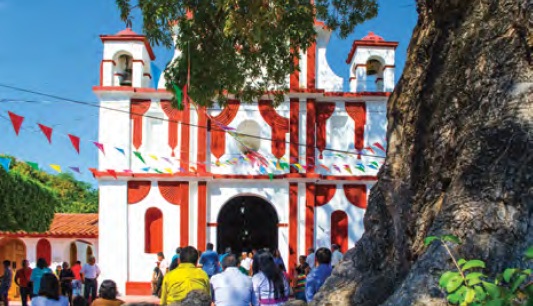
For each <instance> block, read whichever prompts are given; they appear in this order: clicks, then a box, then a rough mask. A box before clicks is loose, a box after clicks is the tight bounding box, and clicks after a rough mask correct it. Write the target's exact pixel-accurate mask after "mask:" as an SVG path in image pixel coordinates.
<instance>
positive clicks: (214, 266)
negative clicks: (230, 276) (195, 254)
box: [200, 243, 220, 278]
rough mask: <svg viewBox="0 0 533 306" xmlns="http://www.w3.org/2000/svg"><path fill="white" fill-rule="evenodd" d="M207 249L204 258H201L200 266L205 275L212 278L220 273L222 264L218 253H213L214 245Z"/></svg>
mask: <svg viewBox="0 0 533 306" xmlns="http://www.w3.org/2000/svg"><path fill="white" fill-rule="evenodd" d="M206 249H207V250H206V251H205V252H203V253H202V256H200V264H201V265H202V269H203V270H204V271H205V273H207V275H208V276H209V278H211V276H213V275H215V274H217V272H218V271H219V266H220V264H219V261H218V254H217V252H215V251H213V244H212V243H208V244H207V246H206Z"/></svg>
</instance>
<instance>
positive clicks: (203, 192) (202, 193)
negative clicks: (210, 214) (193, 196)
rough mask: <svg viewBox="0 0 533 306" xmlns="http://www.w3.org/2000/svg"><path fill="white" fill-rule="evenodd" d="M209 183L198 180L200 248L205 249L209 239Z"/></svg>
mask: <svg viewBox="0 0 533 306" xmlns="http://www.w3.org/2000/svg"><path fill="white" fill-rule="evenodd" d="M206 231H207V183H206V182H198V243H197V246H198V248H199V249H200V250H204V248H205V246H206V244H207V240H206Z"/></svg>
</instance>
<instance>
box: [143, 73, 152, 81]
mask: <svg viewBox="0 0 533 306" xmlns="http://www.w3.org/2000/svg"><path fill="white" fill-rule="evenodd" d="M143 76H147V77H149V78H150V79H152V75H151V74H149V73H148V72H145V73H143Z"/></svg>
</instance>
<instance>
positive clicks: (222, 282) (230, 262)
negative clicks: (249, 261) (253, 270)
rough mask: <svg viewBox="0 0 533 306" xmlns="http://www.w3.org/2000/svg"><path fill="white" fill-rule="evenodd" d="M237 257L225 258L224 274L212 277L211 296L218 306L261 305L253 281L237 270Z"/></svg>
mask: <svg viewBox="0 0 533 306" xmlns="http://www.w3.org/2000/svg"><path fill="white" fill-rule="evenodd" d="M237 262H238V260H237V257H236V256H235V255H233V254H231V255H228V256H226V257H224V260H223V261H222V267H223V268H224V272H222V273H219V274H215V275H213V276H212V277H211V281H210V282H211V296H212V299H213V303H215V305H217V306H249V305H250V304H252V305H253V306H256V305H259V302H258V301H257V298H256V296H255V294H254V292H253V287H252V280H251V279H250V277H248V276H246V275H244V274H243V273H242V272H241V271H239V269H238V268H237Z"/></svg>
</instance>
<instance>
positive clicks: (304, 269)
mask: <svg viewBox="0 0 533 306" xmlns="http://www.w3.org/2000/svg"><path fill="white" fill-rule="evenodd" d="M306 259H307V258H306V257H305V255H301V256H300V257H299V262H300V264H299V265H298V266H297V267H296V268H295V269H294V278H293V279H294V282H293V292H294V298H295V299H297V300H301V301H304V302H305V281H306V278H307V274H309V271H311V267H309V264H308V263H307V262H306Z"/></svg>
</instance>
